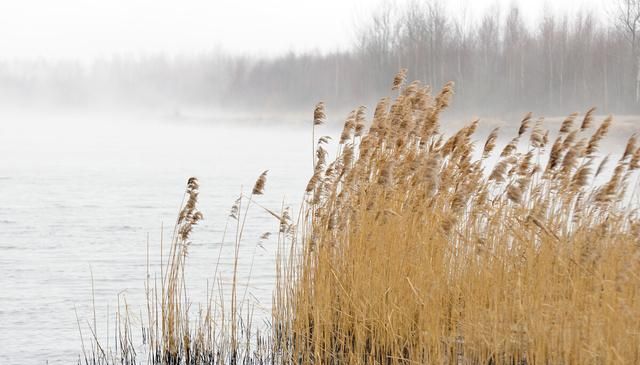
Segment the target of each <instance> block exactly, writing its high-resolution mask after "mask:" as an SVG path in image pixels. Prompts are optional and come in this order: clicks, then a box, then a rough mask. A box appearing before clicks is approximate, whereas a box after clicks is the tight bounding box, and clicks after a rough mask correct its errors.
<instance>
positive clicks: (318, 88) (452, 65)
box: [0, 0, 640, 114]
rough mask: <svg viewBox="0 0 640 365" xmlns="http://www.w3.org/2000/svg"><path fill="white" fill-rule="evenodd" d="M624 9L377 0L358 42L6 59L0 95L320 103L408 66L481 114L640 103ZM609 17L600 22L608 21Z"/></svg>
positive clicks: (0, 66)
mask: <svg viewBox="0 0 640 365" xmlns="http://www.w3.org/2000/svg"><path fill="white" fill-rule="evenodd" d="M618 5H619V8H618V9H617V11H616V12H615V14H611V15H607V16H606V17H599V16H598V17H597V16H595V15H593V14H590V13H588V12H576V13H574V14H571V15H557V14H550V13H547V14H543V15H542V16H540V18H539V19H538V20H537V22H536V23H535V25H533V26H531V25H527V22H525V19H524V18H523V14H522V12H521V10H520V9H518V8H517V7H512V8H507V9H499V8H493V9H491V10H489V11H487V12H486V13H485V14H484V15H483V16H481V17H480V18H478V19H477V20H475V21H467V20H464V17H455V18H452V17H450V16H449V15H448V14H447V12H446V11H445V9H444V8H443V7H442V6H441V5H439V3H438V2H435V1H431V2H426V3H420V4H419V3H417V2H416V3H414V4H413V5H411V6H408V7H406V8H403V9H393V8H391V7H389V6H387V7H385V8H381V9H379V11H378V12H376V13H375V14H373V15H372V16H371V19H369V21H368V22H367V25H366V26H363V27H362V28H360V30H359V31H358V32H357V36H356V37H355V38H354V41H353V45H352V47H351V48H350V49H349V50H348V51H340V52H329V53H319V52H310V53H306V54H293V53H290V54H286V55H282V56H279V57H270V58H259V57H243V56H232V55H225V54H221V53H209V54H202V55H199V56H189V57H187V56H182V57H169V56H162V55H156V56H148V57H113V58H110V59H108V60H96V61H95V62H93V63H92V64H91V65H89V66H87V65H81V64H80V63H75V62H69V61H58V62H54V61H47V60H41V61H29V62H24V61H22V62H15V61H13V62H11V61H0V105H1V104H13V105H18V106H20V105H30V104H49V105H55V106H69V107H90V106H93V105H106V106H112V105H126V106H137V107H165V108H174V107H175V108H176V109H181V108H188V107H212V108H245V109H246V110H255V109H259V110H274V109H276V110H277V109H293V108H295V109H303V108H304V109H310V108H312V106H313V105H314V104H315V103H316V102H317V101H320V100H323V101H325V102H326V103H327V105H328V106H334V107H337V108H347V107H349V106H354V103H355V104H358V103H365V102H371V101H375V100H376V99H377V98H379V97H381V96H384V95H387V94H388V93H389V89H390V84H391V80H392V79H393V76H394V75H395V74H396V72H397V71H398V70H399V69H400V68H407V69H408V70H409V73H408V79H409V80H413V79H419V80H422V81H423V82H424V83H425V84H429V85H432V86H433V88H434V89H439V88H440V86H442V85H443V84H444V83H446V82H447V81H449V80H452V81H454V82H455V84H456V88H455V90H456V94H457V96H456V98H455V101H454V102H455V105H456V107H457V108H463V109H464V110H473V111H474V112H476V113H479V114H480V113H502V112H517V111H521V110H535V111H536V112H544V113H562V114H566V113H568V112H571V111H574V110H586V109H587V108H588V107H590V106H592V105H595V106H597V107H598V108H599V110H600V111H602V112H615V113H637V112H638V111H640V69H639V64H640V52H639V51H640V48H639V47H638V43H639V42H640V0H620V1H619V4H618ZM603 18H604V19H606V20H599V19H603Z"/></svg>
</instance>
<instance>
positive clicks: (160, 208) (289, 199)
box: [0, 114, 311, 364]
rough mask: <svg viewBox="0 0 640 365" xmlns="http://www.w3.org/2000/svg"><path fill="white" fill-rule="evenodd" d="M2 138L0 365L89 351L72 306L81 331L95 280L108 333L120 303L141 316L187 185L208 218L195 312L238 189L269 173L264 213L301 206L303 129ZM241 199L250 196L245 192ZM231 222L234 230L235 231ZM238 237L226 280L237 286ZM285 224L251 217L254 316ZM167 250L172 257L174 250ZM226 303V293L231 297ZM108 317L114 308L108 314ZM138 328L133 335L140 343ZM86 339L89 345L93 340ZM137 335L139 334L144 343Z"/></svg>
mask: <svg viewBox="0 0 640 365" xmlns="http://www.w3.org/2000/svg"><path fill="white" fill-rule="evenodd" d="M3 119H5V120H8V119H9V120H11V121H12V123H6V124H2V128H0V155H2V156H3V158H2V159H0V202H2V204H1V206H0V253H1V254H0V287H1V288H2V295H0V323H2V325H1V326H2V330H1V331H0V343H2V348H3V351H1V352H0V363H2V364H20V363H22V364H24V363H36V364H44V363H45V361H48V362H49V364H68V363H72V362H74V361H75V360H76V359H77V356H78V355H79V354H80V352H81V343H80V335H79V333H78V328H77V323H76V316H75V312H74V308H77V311H78V317H79V318H80V321H81V325H82V327H83V328H84V329H83V330H84V331H88V329H87V328H86V324H87V322H86V321H87V320H92V317H93V313H92V311H91V309H90V308H91V305H92V303H91V301H92V292H91V287H92V281H91V272H93V280H94V281H93V285H94V287H95V306H96V313H97V316H98V320H99V321H98V323H99V328H98V331H99V335H100V336H101V338H102V339H103V340H104V341H106V339H107V332H106V331H107V328H106V322H107V321H106V319H107V316H109V319H110V323H111V327H110V331H111V333H109V336H110V337H111V339H112V337H113V332H112V331H113V330H114V328H113V324H114V323H115V317H114V313H115V311H116V305H117V300H118V298H119V295H120V301H121V303H122V302H123V300H124V299H125V298H126V301H127V303H128V304H129V305H130V310H131V311H132V313H134V314H135V316H138V314H139V313H140V311H141V310H143V308H144V304H145V301H144V280H145V278H146V275H147V267H146V262H147V240H148V242H149V250H150V261H151V265H152V266H151V272H150V275H151V276H152V277H151V280H152V281H153V278H154V277H155V275H157V276H159V275H160V270H159V267H158V265H157V264H158V263H159V252H160V238H161V232H162V227H163V226H164V239H165V242H168V241H169V238H170V234H171V229H172V227H173V224H174V223H175V219H176V216H177V212H178V208H179V205H180V203H181V200H182V193H183V191H184V188H185V184H186V181H187V178H188V177H190V176H197V177H198V178H199V179H200V182H201V189H200V190H201V194H200V209H201V210H202V212H203V213H204V215H205V220H204V221H203V222H202V223H201V224H199V225H198V226H197V227H196V228H195V230H194V234H193V246H192V248H191V251H190V256H189V258H188V265H187V279H188V283H189V284H190V285H192V287H191V288H190V291H189V294H190V295H192V296H193V300H194V303H193V305H194V308H197V305H198V301H200V302H201V303H202V304H204V303H205V302H206V300H205V297H206V293H207V279H209V280H211V279H212V277H213V272H214V267H215V263H216V260H217V257H218V253H219V249H220V245H221V239H222V232H223V230H224V226H225V222H226V221H227V220H228V218H227V216H228V214H229V211H230V208H231V206H232V204H233V202H234V200H235V199H236V198H237V197H238V196H239V194H240V192H241V189H243V190H244V192H245V193H247V192H248V191H250V189H251V187H252V186H253V183H254V182H255V179H256V178H257V177H258V175H259V174H260V173H261V172H262V171H264V170H266V169H268V170H269V174H268V183H267V187H266V192H265V195H263V196H259V197H257V198H255V201H256V202H258V203H259V204H261V205H263V206H265V207H268V208H270V209H273V210H274V211H280V209H281V207H282V205H283V203H284V204H286V205H291V206H292V208H293V209H295V210H297V209H296V207H297V206H299V203H300V201H301V198H302V192H303V191H304V185H305V184H306V179H307V178H308V176H309V173H310V171H311V159H310V158H311V157H310V153H311V152H310V148H308V147H309V140H310V133H309V132H308V130H303V129H299V128H295V127H294V128H282V127H279V128H271V127H257V126H234V125H233V124H232V123H228V122H225V121H224V120H217V121H216V123H213V124H202V123H193V124H187V125H185V123H179V122H176V121H171V120H144V119H141V118H140V117H139V116H138V117H129V118H127V117H124V116H122V115H121V116H119V117H105V116H103V117H101V116H96V115H90V114H87V115H84V116H82V115H77V114H76V115H55V116H51V115H41V116H37V117H36V116H34V115H33V114H30V115H28V116H24V115H15V114H14V115H11V116H7V115H4V116H3ZM243 187H244V188H243ZM234 222H235V221H234ZM232 228H233V225H232V226H231V227H230V231H229V234H228V235H227V239H226V246H225V247H223V251H222V259H221V268H220V277H221V278H222V280H223V282H225V283H228V282H229V281H230V279H231V274H232V272H231V266H230V265H231V260H232V258H233V249H232V241H233V234H234V230H233V229H232ZM277 230H278V221H277V220H275V219H274V218H273V217H271V216H270V215H268V214H266V213H265V212H264V211H263V210H262V209H260V208H258V207H257V206H254V207H253V208H252V209H251V210H250V211H249V218H248V220H247V226H246V232H245V239H244V240H243V244H242V246H241V249H240V263H239V276H240V281H239V282H240V284H241V288H240V293H241V294H243V291H244V286H245V284H246V280H247V276H248V273H249V270H250V266H251V262H252V260H254V262H253V265H254V268H253V275H252V278H251V286H250V287H249V291H248V294H247V296H249V295H250V296H251V297H255V298H252V299H251V300H252V302H254V303H256V304H255V305H256V308H255V311H256V317H257V318H264V317H265V315H266V314H267V313H269V308H270V306H271V289H272V286H273V282H274V275H275V261H274V260H275V254H276V247H275V246H276V243H275V238H273V237H275V235H274V236H273V237H272V238H271V240H266V241H264V242H261V245H260V246H258V243H259V242H260V239H259V237H260V236H261V235H262V234H263V233H264V232H277ZM165 248H166V246H165ZM227 295H228V293H227ZM107 307H108V308H107ZM138 329H139V327H137V328H135V330H136V332H138V331H137V330H138ZM84 334H85V335H87V333H84ZM135 335H136V336H138V335H139V334H138V333H135Z"/></svg>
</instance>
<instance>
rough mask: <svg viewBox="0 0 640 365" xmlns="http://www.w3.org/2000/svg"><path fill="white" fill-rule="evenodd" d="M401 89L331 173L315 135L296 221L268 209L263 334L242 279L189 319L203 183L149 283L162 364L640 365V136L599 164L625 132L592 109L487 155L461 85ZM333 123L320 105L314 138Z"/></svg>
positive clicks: (351, 124)
mask: <svg viewBox="0 0 640 365" xmlns="http://www.w3.org/2000/svg"><path fill="white" fill-rule="evenodd" d="M404 75H405V71H404V70H403V71H401V72H400V73H399V74H398V75H397V76H396V78H395V80H394V83H393V89H394V97H393V98H387V99H383V100H382V101H380V103H379V104H378V105H377V107H376V108H375V112H374V113H373V117H372V120H371V121H367V120H366V111H365V109H364V108H362V107H361V108H358V109H356V110H354V111H353V112H352V113H351V114H350V116H349V117H348V118H347V120H346V122H345V124H344V129H343V132H342V134H341V136H340V139H339V141H338V142H339V148H338V153H337V157H335V159H333V160H332V161H330V160H329V153H328V152H327V149H326V148H327V147H326V144H327V143H328V141H329V138H328V137H326V136H322V137H320V138H319V139H318V141H317V144H315V146H314V148H315V157H314V171H315V172H314V174H313V176H312V178H311V179H310V181H309V184H308V185H307V187H306V195H305V196H306V199H305V202H304V203H303V205H302V207H301V210H300V215H299V217H298V219H297V220H295V221H292V219H291V218H290V217H289V213H288V210H282V211H280V212H279V213H277V212H274V211H273V210H269V209H266V208H264V209H266V210H267V211H268V212H269V213H270V214H272V215H273V216H274V217H276V218H277V219H278V220H279V221H280V233H279V235H278V242H279V250H280V252H279V258H280V259H279V261H278V264H277V268H276V269H277V272H278V283H277V285H276V289H275V292H274V298H273V316H272V321H271V323H272V325H271V327H270V328H269V329H268V331H267V333H266V334H265V333H262V334H260V333H256V331H254V330H252V327H251V316H250V313H246V312H243V311H240V310H239V309H238V308H239V307H242V305H239V302H240V301H239V300H238V298H240V297H243V296H242V295H238V293H237V286H236V283H235V278H234V283H233V291H232V294H231V306H230V308H227V309H225V308H220V304H215V303H216V301H214V300H210V301H209V305H208V306H206V310H205V311H203V312H201V313H200V315H199V317H198V319H197V320H194V319H191V320H190V319H189V316H188V310H187V306H188V304H187V303H188V298H187V295H186V290H185V289H184V274H183V271H182V269H183V267H184V265H185V264H186V263H185V260H187V259H188V258H187V257H186V251H187V249H188V243H189V233H190V230H191V229H192V228H193V224H195V223H197V221H198V220H199V219H200V218H201V217H202V216H201V215H200V213H199V212H198V211H197V208H196V204H197V189H198V183H197V180H190V182H189V189H188V191H187V196H188V199H187V203H186V204H185V205H184V207H183V210H182V213H181V215H180V218H179V221H178V224H177V226H176V231H175V234H174V240H173V242H172V244H171V255H170V257H169V259H167V260H166V262H167V265H166V267H165V268H164V269H163V273H162V286H161V288H158V289H156V290H154V289H153V288H151V286H153V285H152V284H150V285H148V293H149V295H148V297H149V305H148V317H149V318H148V320H147V323H146V325H145V326H146V327H145V328H146V332H145V333H146V336H147V337H146V338H147V339H148V343H149V344H150V346H149V348H150V352H149V353H150V355H149V356H148V358H149V360H151V361H152V362H154V363H166V364H169V363H170V364H179V363H185V364H186V363H189V364H214V363H216V364H218V363H220V364H221V363H231V364H236V363H277V364H637V363H640V220H639V217H638V213H637V210H636V208H637V207H638V204H637V203H638V194H639V192H638V191H637V190H638V188H639V181H638V179H639V172H638V171H639V170H640V147H639V146H638V145H637V143H636V138H635V136H631V138H630V139H629V141H628V143H627V144H626V146H623V148H621V151H620V155H619V157H617V158H615V159H609V158H601V157H600V156H599V155H598V149H599V144H600V143H601V141H602V140H603V138H604V137H605V135H606V134H607V132H608V130H609V128H610V126H611V123H612V119H611V118H610V117H609V118H606V119H604V120H603V121H602V122H600V123H596V121H595V120H594V116H593V109H592V110H590V111H589V112H587V113H586V114H585V115H584V116H581V117H579V116H578V115H577V114H573V115H571V116H569V117H568V118H567V119H566V120H565V121H564V122H563V123H562V125H561V126H560V128H559V131H557V132H556V131H554V132H553V133H550V132H548V131H546V130H544V129H543V125H542V123H541V121H534V120H532V118H531V115H530V114H529V115H527V116H525V118H524V119H523V120H522V121H521V122H520V124H519V125H517V126H514V128H513V129H514V132H516V133H515V136H514V138H513V139H512V140H511V141H510V142H509V143H507V144H506V145H505V146H504V147H503V148H501V149H499V150H496V144H497V139H498V131H497V130H494V131H492V132H491V133H490V134H489V137H488V138H487V139H486V141H484V143H482V144H478V145H477V146H476V145H475V143H474V142H473V133H474V131H475V130H476V127H477V126H478V122H477V121H474V122H472V123H470V124H469V125H467V126H466V127H464V128H462V129H461V130H459V131H458V132H457V133H455V134H454V135H453V136H450V137H445V136H444V135H442V134H441V133H440V132H439V129H440V125H439V117H440V113H441V112H442V111H443V110H444V109H445V108H446V107H447V106H448V104H449V102H450V100H451V98H452V95H453V85H452V84H451V83H450V84H447V85H445V86H444V88H443V89H442V90H441V91H440V92H439V93H437V94H436V95H432V94H431V93H430V90H429V88H428V87H424V86H422V85H421V84H420V83H418V82H413V83H411V84H409V85H405V83H404V78H405V76H404ZM324 119H325V112H324V105H323V104H322V103H320V104H318V106H317V107H316V110H315V111H314V121H313V129H314V136H315V134H316V133H318V131H317V130H316V129H317V128H320V125H321V124H323V122H324ZM367 125H369V127H368V129H367ZM550 135H551V136H553V137H550ZM314 143H315V137H314ZM496 158H497V161H495V160H496ZM489 159H492V161H493V162H491V163H488V160H489ZM607 160H609V161H607ZM596 180H597V183H596ZM265 183H266V173H265V174H263V175H261V176H260V178H259V179H258V182H257V183H256V186H255V187H254V189H253V191H252V194H251V196H249V197H243V198H242V199H239V200H238V201H237V202H236V205H234V208H233V212H232V220H235V222H236V234H235V236H236V239H235V243H234V244H235V245H236V247H238V245H240V243H241V239H242V238H241V237H242V230H243V226H244V218H246V211H247V210H248V209H249V207H250V206H252V205H255V203H253V202H252V197H253V196H254V195H255V194H261V193H262V191H263V189H264V187H265ZM236 252H237V251H236ZM243 318H244V319H243ZM124 327H125V328H126V326H124ZM125 337H126V331H125ZM125 344H126V341H125ZM96 346H99V345H98V344H97V341H96ZM128 347H132V345H131V346H122V347H121V349H120V351H119V352H118V351H116V352H115V353H114V352H109V354H110V355H105V352H107V351H103V353H102V354H100V351H102V349H101V350H100V351H94V352H93V356H89V357H93V359H96V358H97V359H98V360H99V361H98V362H102V363H113V362H122V361H121V360H122V359H123V358H124V359H125V361H124V362H129V363H131V362H132V361H131V359H132V358H133V359H134V360H133V361H134V362H135V357H132V356H131V355H130V353H129V354H128V355H127V354H125V355H124V356H123V355H122V353H123V351H125V350H126V349H127V348H128ZM129 351H131V350H129ZM96 354H97V355H96ZM89 362H90V361H89Z"/></svg>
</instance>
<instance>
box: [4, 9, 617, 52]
mask: <svg viewBox="0 0 640 365" xmlns="http://www.w3.org/2000/svg"><path fill="white" fill-rule="evenodd" d="M383 1H385V0H319V1H310V0H255V1H248V0H245V1H242V0H0V59H5V60H6V59H24V58H28V59H31V58H39V57H45V58H56V59H57V58H67V59H73V58H78V59H84V60H86V59H92V58H95V57H105V56H106V57H108V56H110V55H113V54H125V55H141V54H147V53H157V52H165V53H169V54H178V53H199V52H206V51H210V50H213V49H216V48H218V49H223V50H226V51H229V52H232V53H236V54H237V53H241V54H254V55H255V54H268V55H274V54H280V53H283V52H287V51H290V50H293V51H308V50H320V51H328V50H335V49H336V48H345V47H347V46H348V45H350V44H351V42H352V40H353V37H354V32H355V29H356V28H357V25H358V24H360V23H362V22H363V19H366V18H367V15H368V14H370V13H371V12H372V11H374V10H375V9H377V8H378V7H379V4H380V3H382V2H383ZM386 1H389V0H386ZM391 1H392V3H394V4H396V6H402V5H403V4H406V3H408V2H409V1H411V0H391ZM418 1H421V0H418ZM422 1H424V0H422ZM613 1H616V0H608V2H607V0H553V1H542V0H540V1H538V0H529V1H527V0H450V1H445V0H442V3H443V4H446V6H447V7H448V8H449V9H450V11H452V12H453V11H454V9H460V8H466V9H467V14H470V15H469V16H470V17H471V18H472V17H473V14H478V13H479V12H481V11H482V10H483V9H486V8H487V7H489V6H490V5H493V4H496V3H499V4H501V5H502V6H503V7H505V8H506V7H507V6H509V5H510V4H512V3H515V4H519V5H520V7H521V8H522V9H523V11H524V12H525V14H526V15H527V16H528V17H530V18H533V17H535V16H537V15H538V14H540V13H541V11H542V9H543V7H544V6H545V4H546V6H547V7H548V8H550V9H553V10H554V11H556V12H569V13H575V12H578V11H579V10H580V9H592V10H594V11H595V12H598V13H602V10H603V9H604V8H605V5H604V4H607V3H611V2H613Z"/></svg>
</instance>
